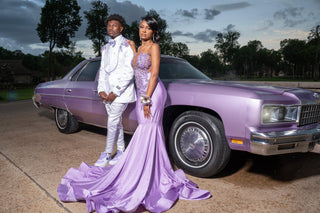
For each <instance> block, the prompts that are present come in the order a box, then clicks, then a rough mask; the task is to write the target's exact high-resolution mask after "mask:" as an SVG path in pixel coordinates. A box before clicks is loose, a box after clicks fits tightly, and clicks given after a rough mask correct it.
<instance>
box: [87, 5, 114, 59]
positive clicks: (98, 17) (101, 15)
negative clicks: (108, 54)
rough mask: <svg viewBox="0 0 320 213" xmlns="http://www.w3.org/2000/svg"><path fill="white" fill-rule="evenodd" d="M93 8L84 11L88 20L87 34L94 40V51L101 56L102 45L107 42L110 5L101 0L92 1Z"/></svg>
mask: <svg viewBox="0 0 320 213" xmlns="http://www.w3.org/2000/svg"><path fill="white" fill-rule="evenodd" d="M91 5H92V8H91V9H90V10H89V11H84V14H85V18H86V19H87V21H88V27H87V30H86V36H87V37H88V38H89V39H90V40H91V41H92V43H93V45H92V47H93V51H94V53H96V54H97V55H98V56H101V47H102V46H103V45H104V44H105V43H107V40H106V35H107V34H108V32H107V27H106V25H105V20H106V18H107V17H108V10H109V8H108V5H107V4H106V3H103V2H101V1H93V2H91Z"/></svg>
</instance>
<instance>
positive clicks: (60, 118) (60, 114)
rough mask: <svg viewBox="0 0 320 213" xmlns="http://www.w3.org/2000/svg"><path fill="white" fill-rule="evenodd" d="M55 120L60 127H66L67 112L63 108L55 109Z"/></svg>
mask: <svg viewBox="0 0 320 213" xmlns="http://www.w3.org/2000/svg"><path fill="white" fill-rule="evenodd" d="M56 121H57V125H58V127H59V128H60V129H64V128H66V127H67V124H68V112H67V111H65V110H63V109H57V111H56Z"/></svg>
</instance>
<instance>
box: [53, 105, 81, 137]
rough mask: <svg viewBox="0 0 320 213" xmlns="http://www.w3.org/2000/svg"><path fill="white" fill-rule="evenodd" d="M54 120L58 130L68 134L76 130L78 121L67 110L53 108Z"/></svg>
mask: <svg viewBox="0 0 320 213" xmlns="http://www.w3.org/2000/svg"><path fill="white" fill-rule="evenodd" d="M55 121H56V125H57V127H58V129H59V131H60V132H62V133H66V134H70V133H73V132H76V131H77V130H78V128H79V123H78V121H77V119H75V118H74V117H73V116H72V115H71V114H70V113H69V112H68V111H66V110H64V109H55Z"/></svg>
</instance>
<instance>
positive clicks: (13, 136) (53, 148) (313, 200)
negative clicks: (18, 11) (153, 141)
mask: <svg viewBox="0 0 320 213" xmlns="http://www.w3.org/2000/svg"><path fill="white" fill-rule="evenodd" d="M105 133H106V130H105V129H101V128H96V127H92V126H84V127H83V128H82V130H81V131H79V132H77V133H75V134H70V135H66V134H61V133H60V132H59V131H58V130H57V128H56V126H55V123H54V119H53V113H51V112H50V111H48V110H45V109H40V110H37V109H35V107H34V106H33V105H32V102H31V100H27V101H17V102H9V103H2V104H0V165H1V166H0V171H1V173H0V186H1V188H0V189H1V190H0V212H6V213H7V212H54V213H55V212H73V213H78V212H79V213H81V212H86V205H85V203H81V202H75V203H63V202H60V201H59V198H58V195H57V192H56V189H57V186H58V184H59V183H60V180H61V177H62V176H63V175H64V174H65V173H66V172H67V170H68V169H69V168H70V167H78V166H79V165H80V163H81V162H82V161H85V162H87V163H89V164H92V163H94V162H95V160H96V158H97V157H98V155H99V153H100V152H101V150H103V149H104V146H105ZM129 140H130V136H128V135H126V141H129ZM233 156H234V157H233V159H232V160H231V162H230V164H229V165H228V167H227V169H226V170H225V171H224V173H222V174H221V175H220V177H216V178H206V179H205V178H196V177H193V176H190V175H188V178H190V179H191V180H192V181H194V182H195V183H197V184H198V185H199V187H200V188H204V189H207V190H210V192H211V193H212V197H211V198H210V199H208V200H204V201H185V200H179V201H178V202H177V203H176V204H175V205H174V206H173V208H172V209H170V210H169V211H168V212H172V213H173V212H177V213H178V212H179V213H180V212H186V213H197V212H208V213H209V212H210V213H211V212H233V213H235V212H246V213H247V212H254V213H256V212H272V213H273V212H279V213H280V212H281V213H283V212H286V213H289V212H308V213H319V212H320V154H315V153H300V154H290V155H281V156H269V157H263V156H257V155H252V154H249V153H240V152H235V153H234V155H233Z"/></svg>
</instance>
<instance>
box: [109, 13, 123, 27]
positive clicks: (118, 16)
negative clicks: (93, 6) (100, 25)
mask: <svg viewBox="0 0 320 213" xmlns="http://www.w3.org/2000/svg"><path fill="white" fill-rule="evenodd" d="M113 20H115V21H118V22H120V24H121V26H122V27H123V29H124V28H125V27H126V20H124V18H123V17H122V16H120V15H119V14H112V15H110V16H109V17H108V18H107V19H106V21H105V23H106V25H108V22H109V21H113Z"/></svg>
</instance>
